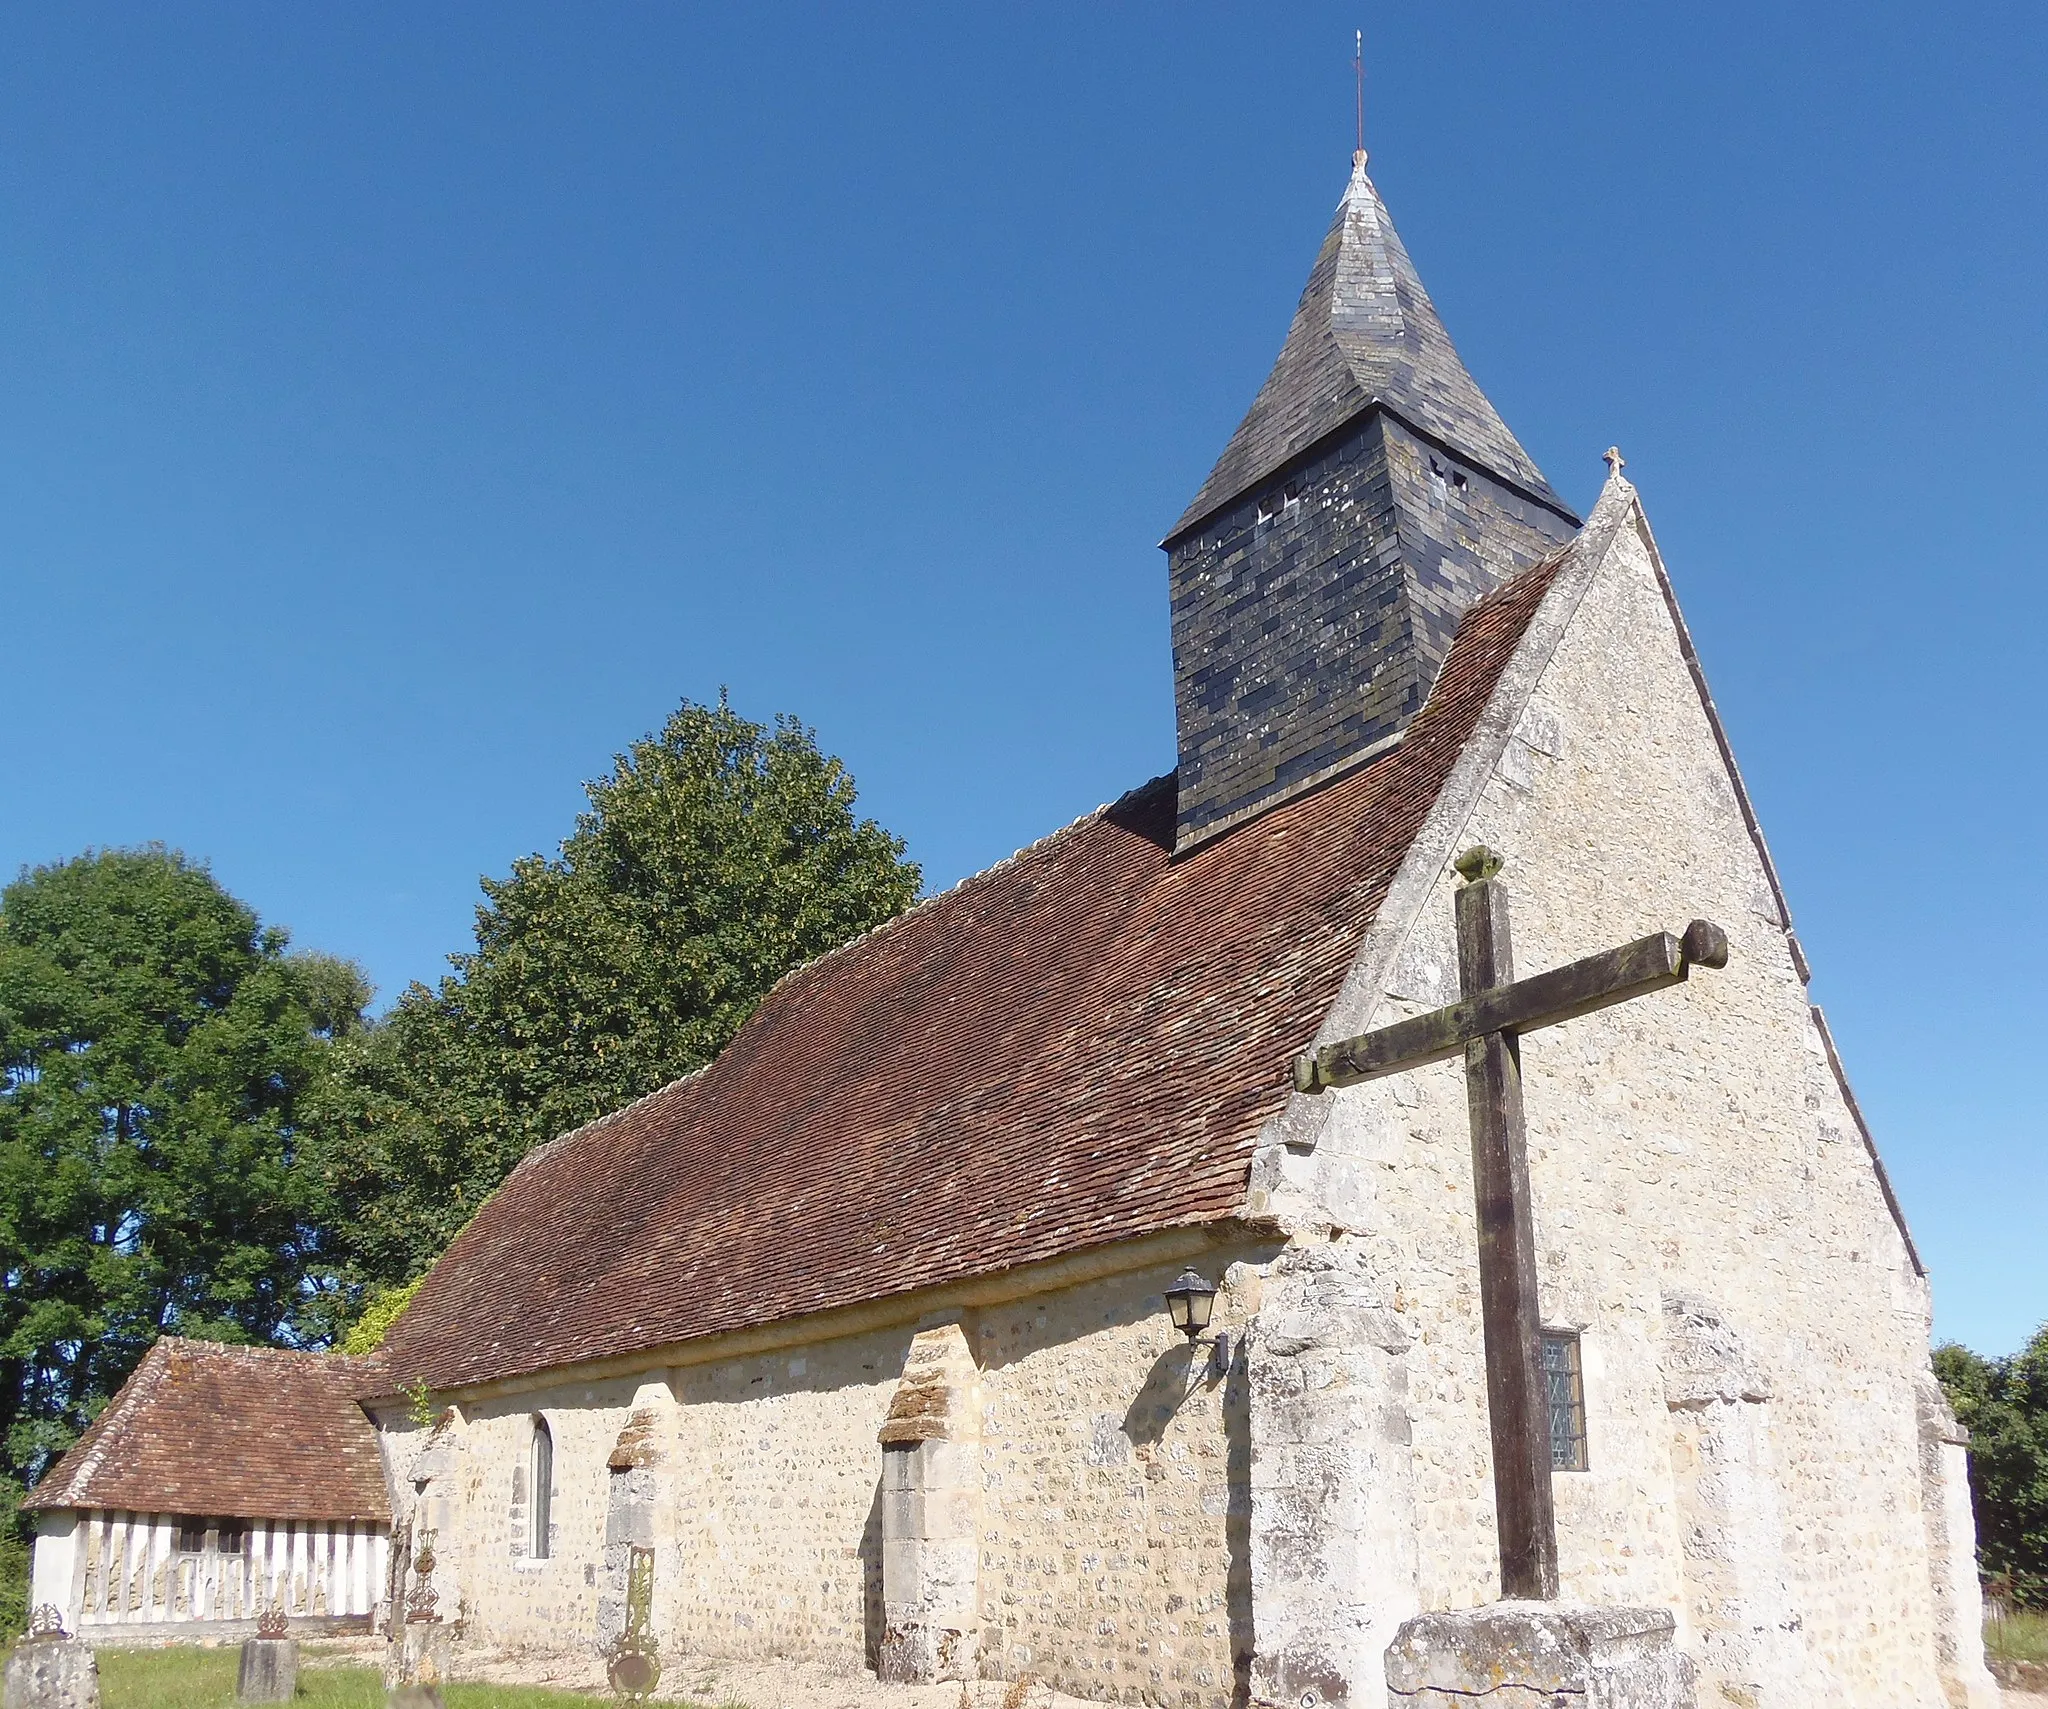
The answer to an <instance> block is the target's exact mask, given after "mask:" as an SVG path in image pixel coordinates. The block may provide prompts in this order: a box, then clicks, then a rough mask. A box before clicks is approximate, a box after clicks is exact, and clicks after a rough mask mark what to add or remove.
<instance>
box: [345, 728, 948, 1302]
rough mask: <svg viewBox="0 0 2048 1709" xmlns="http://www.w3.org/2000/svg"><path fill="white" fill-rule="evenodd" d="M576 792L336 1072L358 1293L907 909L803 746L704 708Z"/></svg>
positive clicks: (840, 787) (417, 1266) (910, 888)
mask: <svg viewBox="0 0 2048 1709" xmlns="http://www.w3.org/2000/svg"><path fill="white" fill-rule="evenodd" d="M586 790H587V793H588V796H589V806H588V808H587V809H586V810H585V811H584V812H583V813H581V814H580V815H579V816H578V818H577V820H576V826H575V829H574V831H573V832H572V833H571V835H570V836H569V838H568V839H567V840H566V841H565V842H564V843H563V844H562V846H561V850H560V853H559V854H558V855H557V856H556V857H555V858H554V859H546V858H543V857H541V856H539V855H534V856H531V857H529V858H527V859H524V860H521V861H519V862H517V863H516V864H515V865H514V866H513V868H512V872H511V876H510V877H508V878H504V879H487V880H485V882H484V887H483V888H484V895H485V901H484V904H483V905H482V906H481V907H480V908H478V910H477V918H476V948H475V950H474V951H473V952H472V953H470V954H467V955H461V956H456V957H453V958H451V959H452V960H453V963H454V967H455V971H454V973H453V974H452V975H450V976H449V977H447V978H444V979H443V980H442V981H441V983H440V986H439V988H438V989H436V990H431V991H430V990H428V989H427V988H426V987H424V986H421V985H414V986H412V987H411V988H410V989H409V990H407V991H406V992H405V994H404V995H403V996H402V997H401V998H400V999H399V1001H398V1003H397V1005H396V1006H395V1007H394V1009H393V1010H392V1012H391V1013H390V1014H389V1015H388V1016H386V1017H385V1018H384V1019H383V1020H381V1021H380V1022H378V1023H377V1024H376V1025H375V1026H374V1027H373V1028H371V1029H370V1030H369V1032H367V1033H366V1034H365V1035H364V1036H363V1037H362V1038H360V1039H358V1040H356V1041H354V1042H352V1043H351V1044H350V1045H348V1046H346V1047H344V1050H343V1052H342V1053H341V1054H342V1060H343V1072H342V1073H341V1074H340V1075H339V1076H337V1079H336V1081H335V1085H334V1091H333V1096H332V1098H331V1101H330V1103H329V1106H328V1110H327V1114H326V1116H325V1117H324V1118H323V1122H322V1130H323V1134H324V1135H325V1138H324V1139H323V1144H322V1170H323V1173H324V1175H325V1179H326V1190H327V1193H328V1203H329V1205H330V1207H331V1211H330V1216H331V1220H332V1224H333V1228H334V1231H335V1234H336V1239H337V1243H338V1250H339V1251H341V1252H343V1253H345V1254H346V1256H347V1257H348V1259H349V1260H350V1261H351V1263H352V1264H353V1267H354V1268H353V1272H352V1275H353V1280H354V1282H355V1284H356V1286H357V1287H359V1288H360V1287H363V1286H365V1285H380V1284H381V1285H387V1286H388V1285H390V1284H394V1283H398V1282H402V1281H405V1280H406V1279H408V1278H410V1277H412V1276H415V1275H417V1274H418V1273H419V1272H420V1271H421V1270H422V1269H424V1268H425V1266H426V1265H427V1264H428V1263H430V1262H431V1261H432V1259H433V1257H434V1255H435V1254H436V1253H438V1252H439V1251H440V1250H441V1249H442V1248H443V1247H444V1246H445V1245H446V1244H447V1242H448V1241H449V1240H450V1239H451V1238H453V1236H454V1235H455V1234H456V1232H457V1231H458V1230H460V1229H461V1228H462V1227H463V1225H464V1224H466V1223H467V1222H468V1221H469V1219H470V1218H471V1217H472V1216H474V1215H475V1214H476V1211H477V1207H478V1206H479V1205H481V1204H482V1202H483V1201H484V1199H485V1198H487V1197H488V1196H489V1195H490V1193H491V1192H492V1191H493V1190H494V1189H495V1188H496V1187H497V1185H498V1183H499V1182H500V1181H502V1180H503V1179H504V1178H505V1176H506V1174H507V1173H509V1171H510V1170H511V1168H512V1166H513V1165H514V1164H516V1163H517V1162H518V1161H519V1159H520V1158H521V1157H522V1156H524V1155H525V1153H526V1152H527V1150H528V1149H529V1148H530V1147H532V1146H533V1145H535V1144H537V1143H539V1142H540V1141H543V1140H545V1139H548V1138H551V1137H552V1136H554V1135H555V1134H558V1133H561V1132H563V1131H565V1130H567V1129H569V1128H573V1127H577V1126H579V1125H581V1124H582V1123H584V1122H587V1121H590V1120H591V1119H593V1118H594V1117H596V1116H599V1115H602V1114H604V1113H605V1112H606V1111H609V1110H615V1109H618V1108H619V1107H620V1106H622V1105H624V1104H627V1103H629V1102H631V1101H632V1100H633V1099H635V1098H637V1097H640V1096H642V1095H644V1094H645V1093H648V1092H651V1091H654V1090H655V1089H656V1088H658V1087H660V1086H663V1085H665V1084H666V1083H667V1082H669V1081H670V1080H673V1079H675V1078H677V1077H678V1076H679V1075H682V1074H686V1073H688V1072H690V1071H691V1070H692V1069H696V1068H700V1067H702V1066H703V1065H704V1064H705V1063H707V1062H709V1061H710V1060H711V1059H712V1058H713V1057H714V1056H716V1055H717V1054H718V1052H719V1050H721V1049H722V1048H723V1047H724V1045H725V1043H726V1042H727V1040H729V1039H730V1038H731V1037H732V1036H733V1034H734V1033H735V1032H737V1031H738V1030H739V1028H740V1026H741V1025H742V1024H743V1023H744V1022H745V1021H746V1019H747V1017H748V1016H749V1015H751V1014H752V1013H753V1012H754V1009H755V1006H756V1005H757V1004H758V1003H759V1002H760V1000H761V998H762V996H763V995H764V994H765V993H766V992H767V990H768V988H769V987H770V986H771V985H773V984H774V983H775V981H776V980H777V979H779V978H780V977H781V976H782V975H783V974H784V973H786V972H788V971H789V970H790V969H791V968H793V967H796V966H799V965H801V964H802V963H804V962H806V961H810V960H813V959H815V958H816V957H818V956H820V955H823V954H824V953H825V952H826V951H828V950H831V949H834V948H836V947H838V946H839V945H840V944H842V943H845V942H847V941H848V940H849V939H851V938H853V937H856V936H858V935H859V934H860V933H861V932H863V931H866V930H868V929H870V928H872V927H874V926H877V925H879V924H881V923H882V922H883V921H885V920H887V919H890V918H891V917H893V916H894V915H896V914H898V913H900V912H901V911H902V910H903V909H904V908H905V907H907V906H908V905H909V904H910V902H911V901H912V900H913V899H914V898H915V897H916V895H917V890H918V886H919V882H920V875H919V872H918V869H917V867H916V866H915V865H914V864H912V863H911V862H909V861H907V860H905V859H904V857H903V844H902V842H901V841H900V840H899V839H898V838H896V837H893V836H891V835H890V834H889V833H888V832H887V831H885V830H883V829H882V828H881V827H880V826H879V825H876V824H875V823H874V822H873V821H872V820H866V819H861V818H858V817H857V816H856V814H855V811H854V801H855V795H854V785H853V779H852V778H851V777H850V776H849V775H848V774H847V771H846V769H845V767H844V766H843V765H841V764H840V762H839V761H838V760H836V759H833V758H831V757H830V756H828V755H826V754H824V753H821V752H820V751H819V748H818V744H817V738H816V736H815V734H814V733H813V732H812V731H810V730H809V729H807V728H805V727H804V726H803V725H802V724H800V723H798V722H797V721H796V720H794V719H791V718H786V717H785V718H778V719H777V720H776V721H775V723H774V725H773V726H772V727H771V726H766V725H761V724H756V723H752V722H750V721H748V720H747V719H745V718H742V717H741V716H739V714H737V713H736V712H734V711H733V710H732V708H731V707H730V706H729V705H727V704H726V702H725V700H724V698H723V696H721V697H720V699H719V702H718V704H717V705H715V706H703V705H696V704H692V703H691V702H689V701H685V702H684V703H683V705H682V706H681V708H680V709H679V710H678V711H677V712H676V714H675V715H674V716H673V717H672V718H670V719H669V721H668V723H667V725H666V726H665V727H664V728H663V729H662V730H661V731H660V732H659V733H658V734H656V735H651V736H648V737H646V738H644V739H643V740H641V741H639V742H636V743H634V744H633V746H632V747H631V748H630V749H629V750H628V751H627V752H625V753H623V754H620V755H618V756H617V757H616V759H615V762H614V765H613V769H612V771H611V773H610V775H608V776H606V777H604V778H601V779H599V780H598V781H597V782H595V783H592V784H589V785H587V786H586Z"/></svg>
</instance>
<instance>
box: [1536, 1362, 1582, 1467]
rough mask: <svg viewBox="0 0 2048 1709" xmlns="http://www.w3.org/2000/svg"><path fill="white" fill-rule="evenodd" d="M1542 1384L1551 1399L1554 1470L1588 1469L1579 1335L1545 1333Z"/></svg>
mask: <svg viewBox="0 0 2048 1709" xmlns="http://www.w3.org/2000/svg"><path fill="white" fill-rule="evenodd" d="M1543 1387H1544V1390H1545V1394H1546V1396H1547V1398H1548V1400H1549V1402H1550V1464H1551V1468H1552V1470H1554V1471H1560V1472H1583V1471H1584V1470H1585V1469H1586V1384H1585V1379H1584V1377H1583V1376H1582V1375H1581V1373H1580V1369H1579V1338H1578V1337H1577V1336H1576V1335H1551V1334H1546V1335H1545V1336H1544V1337H1543Z"/></svg>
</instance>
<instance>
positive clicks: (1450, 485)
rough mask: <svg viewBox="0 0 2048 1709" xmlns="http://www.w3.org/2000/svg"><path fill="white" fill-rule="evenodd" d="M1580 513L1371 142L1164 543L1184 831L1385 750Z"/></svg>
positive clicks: (1218, 822) (1185, 842) (1237, 817)
mask: <svg viewBox="0 0 2048 1709" xmlns="http://www.w3.org/2000/svg"><path fill="white" fill-rule="evenodd" d="M1577 528H1578V518H1577V517H1575V516H1573V514H1572V513H1571V512H1570V511H1569V510H1567V509H1566V508H1565V506H1564V503H1563V501H1562V500H1561V499H1559V498H1558V496H1557V494H1556V493H1554V492H1552V491H1551V489H1550V483H1549V482H1548V481H1546V480H1545V479H1544V478H1543V475H1542V472H1541V471H1540V470H1538V469H1537V467H1536V465H1535V464H1534V463H1532V462H1531V461H1530V460H1529V455H1528V453H1527V452H1525V451H1524V450H1523V449H1522V447H1521V446H1520V445H1519V444H1517V443H1516V441H1515V436H1514V435H1513V434H1512V433H1510V432H1509V431H1508V429H1507V424H1506V423H1505V422H1503V421H1502V420H1501V418H1500V415H1499V413H1498V412H1497V411H1496V410H1495V409H1494V407H1493V405H1492V404H1491V403H1489V402H1488V401H1487V399H1486V394H1485V393H1483V392H1482V391H1480V389H1479V387H1478V386H1477V385H1476V384H1475V383H1474V382H1473V379H1472V376H1471V375H1470V374H1468V373H1466V371H1465V365H1464V364H1463V363H1462V362H1460V361H1459V360H1458V353H1457V351H1456V350H1454V349H1452V347H1451V341H1450V339H1449V337H1448V336H1447V335H1446V334H1445V332H1444V329H1443V323H1442V322H1441V321H1439V320H1438V319H1437V315H1436V309H1435V308H1434V307H1433V306H1432V305H1431V303H1430V300H1429V293H1428V292H1426V291H1425V290H1423V288H1422V281H1421V280H1420V279H1418V278H1417V277H1416V274H1415V267H1414V264H1413V263H1412V262H1411V261H1410V260H1409V259H1408V252H1407V250H1405V249H1404V248H1402V246H1401V239H1400V237H1399V235H1398V234H1396V232H1395V230H1394V226H1393V222H1392V221H1391V220H1390V219H1388V217H1387V210H1386V206H1385V204H1384V203H1382V202H1381V201H1380V197H1379V192H1378V191H1377V190H1376V189H1374V188H1373V182H1372V179H1371V178H1370V177H1368V176H1367V175H1366V170H1365V155H1364V154H1363V153H1360V154H1359V155H1358V156H1357V157H1356V161H1355V164H1354V167H1353V170H1352V174H1351V182H1350V184H1349V185H1348V186H1346V188H1345V191H1344V199H1343V201H1342V202H1341V203H1339V204H1338V208H1337V217H1336V220H1335V221H1334V223H1332V225H1331V227H1330V232H1329V235H1328V236H1327V237H1325V238H1324V239H1323V247H1322V250H1321V252H1320V253H1319V254H1318V255H1317V256H1316V264H1315V267H1314V269H1313V270H1312V271H1311V272H1310V274H1309V277H1308V287H1307V289H1306V290H1304V291H1303V292H1302V295H1301V303H1300V306H1299V307H1297V308H1296V309H1295V311H1294V324H1293V325H1292V326H1291V327H1290V328H1289V329H1288V332H1287V342H1286V343H1285V344H1284V345H1283V346H1282V347H1281V350H1280V357H1279V360H1278V361H1276V362H1275V363H1274V364H1273V371H1272V373H1271V374H1270V375H1268V376H1267V378H1266V383H1265V385H1264V386H1262V387H1261V388H1260V390H1259V395H1258V397H1257V398H1256V399H1255V400H1254V401H1253V403H1252V407H1251V411H1250V413H1249V414H1247V415H1246V416H1245V418H1244V420H1243V421H1242V422H1241V423H1240V424H1239V426H1238V429H1237V432H1236V434H1235V435H1234V436H1233V437H1232V439H1231V441H1230V444H1229V445H1228V447H1226V448H1225V450H1224V453H1223V455H1222V457H1221V458H1219V459H1218V460H1217V463H1216V467H1215V468H1214V469H1213V470H1211V471H1210V474H1209V478H1208V480H1207V481H1206V482H1204V483H1203V486H1202V490H1201V491H1200V492H1199V493H1197V494H1196V495H1195V501H1194V503H1192V504H1191V505H1189V506H1188V508H1187V511H1186V513H1185V514H1184V515H1183V516H1182V517H1181V519H1180V521H1179V522H1178V523H1177V524H1176V525H1175V526H1174V530H1173V532H1172V533H1171V534H1170V535H1168V536H1167V538H1166V540H1165V541H1164V542H1163V544H1164V546H1165V548H1166V552H1167V563H1168V574H1169V578H1170V582H1171V587H1172V598H1173V664H1174V698H1175V702H1176V705H1177V709H1178V712H1179V721H1180V817H1179V831H1178V842H1179V845H1180V846H1181V847H1182V848H1186V847H1188V846H1190V845H1191V844H1193V843H1197V842H1200V841H1202V840H1203V839H1204V838H1206V837H1209V836H1213V835H1214V834H1216V833H1217V832H1219V831H1222V830H1226V829H1228V828H1229V827H1230V826H1232V825H1234V824H1237V823H1239V822H1240V821H1242V820H1244V819H1246V818H1249V817H1250V816H1252V815H1253V814H1255V813H1257V812H1259V811H1261V810H1262V809H1264V808H1266V807H1270V806H1272V805H1274V804H1275V803H1276V802H1279V801H1282V800H1285V799H1286V798H1287V797H1289V796H1291V795H1295V794H1298V793H1299V792H1300V791H1302V790H1304V789H1307V788H1310V787H1312V786H1314V785H1315V784H1317V783H1320V782H1322V781H1323V780H1324V779H1326V778H1329V777H1332V776H1335V775H1336V774H1337V773H1339V772H1341V771H1343V770H1345V769H1347V768H1348V767H1350V766H1352V765H1355V764H1357V763H1359V762H1360V761H1361V760H1363V759H1365V758H1367V757H1368V756H1370V755H1371V754H1373V753H1375V752H1377V751H1378V750H1379V749H1381V748H1383V747H1385V746H1386V745H1387V744H1388V743H1389V742H1390V741H1392V740H1393V739H1395V738H1396V737H1397V736H1398V735H1399V734H1400V732H1401V731H1402V730H1404V729H1405V728H1406V727H1407V725H1408V722H1409V720H1410V719H1412V718H1413V717H1414V716H1415V714H1416V713H1417V712H1418V711H1419V710H1421V707H1422V703H1423V701H1424V700H1425V699H1426V698H1427V697H1428V694H1429V690H1430V685H1431V684H1432V683H1433V682H1435V680H1436V673H1437V671H1438V669H1439V667H1441V665H1442V664H1443V660H1444V655H1445V653H1446V652H1447V651H1449V648H1450V644H1451V635H1452V633H1453V631H1455V630H1456V628H1457V625H1458V618H1459V617H1460V616H1461V615H1462V614H1463V612H1464V610H1465V608H1466V606H1468V605H1470V604H1471V603H1472V602H1473V601H1474V600H1475V599H1477V598H1478V597H1479V596H1480V595H1481V594H1483V593H1485V592H1486V591H1487V590H1488V589H1490V588H1492V587H1494V586H1496V585H1497V584H1498V583H1500V582H1502V581H1504V580H1505V579H1506V578H1507V577H1509V576H1511V575H1513V574H1515V572H1516V571H1518V570H1521V569H1525V568H1527V567H1528V566H1529V565H1530V564H1532V563H1534V562H1536V561H1537V560H1538V559H1539V558H1541V557H1543V556H1544V555H1545V554H1546V553H1548V552H1549V551H1550V550H1551V549H1552V548H1553V547H1554V546H1556V545H1557V544H1558V543H1559V542H1561V541H1564V540H1567V539H1569V538H1570V537H1571V536H1572V534H1573V533H1575V532H1576V531H1577Z"/></svg>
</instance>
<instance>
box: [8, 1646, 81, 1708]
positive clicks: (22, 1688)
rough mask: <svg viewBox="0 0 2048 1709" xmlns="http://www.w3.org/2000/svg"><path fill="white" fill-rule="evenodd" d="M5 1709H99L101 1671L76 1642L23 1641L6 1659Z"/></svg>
mask: <svg viewBox="0 0 2048 1709" xmlns="http://www.w3.org/2000/svg"><path fill="white" fill-rule="evenodd" d="M5 1702H6V1709H100V1667H99V1663H98V1662H96V1661H95V1660H94V1659H93V1653H92V1649H91V1646H90V1645H87V1644H81V1643H80V1642H79V1641H78V1640H77V1639H76V1638H43V1637H31V1638H24V1639H23V1640H22V1641H21V1642H20V1643H19V1644H17V1645H15V1646H14V1654H13V1655H11V1656H9V1657H8V1658H7V1688H6V1694H5Z"/></svg>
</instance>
